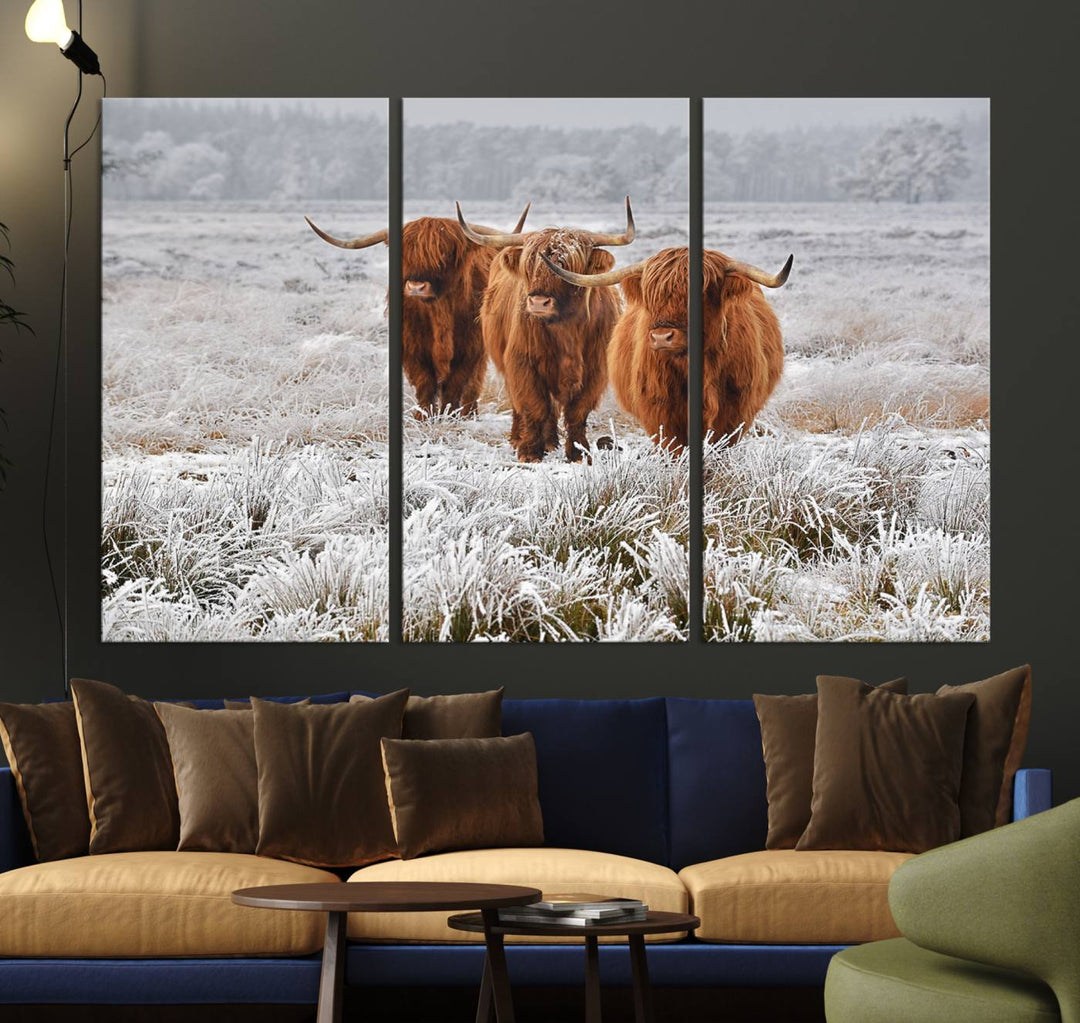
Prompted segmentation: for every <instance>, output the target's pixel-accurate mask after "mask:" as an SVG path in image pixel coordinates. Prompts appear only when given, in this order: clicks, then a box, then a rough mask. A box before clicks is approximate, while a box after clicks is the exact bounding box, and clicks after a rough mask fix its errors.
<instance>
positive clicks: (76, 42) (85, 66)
mask: <svg viewBox="0 0 1080 1023" xmlns="http://www.w3.org/2000/svg"><path fill="white" fill-rule="evenodd" d="M26 34H27V35H28V36H29V37H30V38H31V39H32V40H33V41H34V42H35V43H56V45H57V46H59V47H60V52H61V53H62V54H63V55H64V56H65V57H67V59H68V60H70V61H71V62H72V63H73V64H75V65H76V66H77V67H78V68H79V70H80V71H82V72H83V74H87V75H100V74H101V65H100V64H99V63H98V58H97V54H96V53H94V51H93V50H91V49H90V47H89V46H87V45H86V43H85V42H83V38H82V36H80V35H79V33H78V32H74V31H72V30H71V29H70V28H68V23H67V18H65V17H64V0H34V2H33V3H32V4H31V5H30V10H28V11H27V12H26Z"/></svg>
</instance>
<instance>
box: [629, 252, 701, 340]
mask: <svg viewBox="0 0 1080 1023" xmlns="http://www.w3.org/2000/svg"><path fill="white" fill-rule="evenodd" d="M622 289H623V294H624V295H625V296H626V302H627V305H628V306H635V305H636V306H639V307H641V308H643V309H644V310H645V316H643V317H642V318H641V322H643V323H644V324H645V325H646V327H647V329H648V336H647V337H646V338H645V339H644V343H645V345H646V346H647V347H648V348H649V350H650V351H652V352H653V353H655V355H656V356H657V358H665V359H667V358H670V359H679V358H683V359H685V358H686V355H687V351H688V344H687V339H686V316H687V310H686V304H687V296H688V294H689V259H688V257H687V251H686V249H684V248H674V249H663V250H662V251H660V252H658V253H657V254H656V255H655V256H652V257H650V258H649V259H647V260H646V261H645V262H644V263H643V264H642V266H641V269H640V270H639V271H637V272H635V273H632V274H630V275H629V276H628V277H625V278H624V279H623V281H622Z"/></svg>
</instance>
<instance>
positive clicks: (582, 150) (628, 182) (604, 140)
mask: <svg viewBox="0 0 1080 1023" xmlns="http://www.w3.org/2000/svg"><path fill="white" fill-rule="evenodd" d="M686 148H687V147H686V136H685V134H683V133H682V132H680V131H679V130H677V129H675V128H667V129H659V128H652V127H649V126H647V125H632V126H630V127H612V128H600V129H597V128H551V127H537V126H516V127H493V126H488V125H478V124H473V123H471V122H459V123H455V124H435V125H415V124H414V125H410V124H409V123H408V114H407V113H406V124H405V196H406V198H408V199H442V198H445V197H446V196H453V197H454V198H459V199H485V200H497V199H513V200H515V201H518V202H520V201H524V200H531V201H533V202H545V201H558V202H563V203H566V202H570V203H574V202H595V201H603V200H608V199H610V200H612V201H619V200H621V199H622V197H623V196H624V195H626V194H627V193H628V192H629V193H630V194H631V195H632V196H633V197H634V198H636V199H638V201H639V202H640V203H650V202H656V201H665V200H671V201H685V200H686V198H687V189H688V181H687V170H688V160H687V151H686Z"/></svg>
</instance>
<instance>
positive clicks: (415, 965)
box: [0, 693, 1051, 1005]
mask: <svg viewBox="0 0 1080 1023" xmlns="http://www.w3.org/2000/svg"><path fill="white" fill-rule="evenodd" d="M347 696H348V694H347V693H341V694H333V695H332V696H327V697H323V699H335V698H337V699H344V698H347ZM197 705H198V706H202V707H208V708H211V707H217V706H221V701H220V700H218V701H214V700H205V701H197ZM503 721H504V732H505V734H508V735H509V734H515V733H518V732H523V731H530V732H532V733H533V735H534V737H535V740H536V747H537V757H538V768H539V782H540V799H541V805H542V808H543V813H544V828H545V839H546V844H547V845H549V846H551V847H561V848H569V849H587V850H594V851H597V852H604V853H613V854H618V855H621V856H626V857H633V858H635V859H638V860H644V861H649V862H651V863H655V864H664V865H667V866H669V867H671V868H672V869H673V870H676V871H678V870H680V869H681V868H683V867H686V866H689V865H692V864H697V863H702V862H705V861H711V860H717V859H720V858H722V857H728V856H735V855H738V854H742V853H748V852H754V851H757V850H762V849H764V844H765V834H766V826H767V804H766V799H765V767H764V761H763V758H762V751H761V734H760V730H759V727H758V721H757V716H756V714H755V711H754V706H753V703H752V702H751V701H748V700H745V701H744V700H692V699H660V698H658V699H646V700H612V701H588V700H507V701H506V702H505V704H504V710H503ZM1050 803H1051V793H1050V772H1048V771H1045V770H1022V771H1020V772H1019V773H1018V774H1017V777H1016V786H1015V801H1014V817H1015V818H1016V819H1019V818H1022V817H1027V816H1029V815H1031V814H1033V813H1037V812H1039V811H1041V810H1045V809H1047V808H1049V806H1050ZM32 862H33V857H32V853H31V849H30V844H29V838H28V835H27V832H26V828H25V824H24V822H23V817H22V813H21V810H20V807H19V801H18V795H17V793H16V789H15V785H14V781H13V779H12V776H11V772H10V771H9V770H7V769H2V770H0V872H3V871H8V870H12V869H14V868H17V867H21V866H24V865H26V864H29V863H32ZM413 862H416V861H413ZM2 926H3V922H2V910H0V927H2ZM842 947H844V946H843V945H841V944H816V945H805V944H799V945H796V944H731V943H718V942H713V943H709V942H705V941H700V940H697V939H694V938H689V939H684V940H682V941H678V942H673V943H666V944H655V945H652V946H651V947H650V952H649V965H650V972H651V974H652V979H653V983H654V984H655V985H657V986H675V987H714V986H717V987H720V986H738V987H756V986H770V987H804V986H816V985H821V984H823V983H824V979H825V972H826V968H827V966H828V963H829V960H830V958H831V957H832V956H833V954H834V953H835V952H837V951H838V950H839V949H840V948H842ZM507 956H508V962H509V969H510V973H511V978H512V980H513V982H514V983H515V984H519V985H535V986H563V985H567V986H573V985H577V984H579V983H580V978H581V970H582V959H581V949H580V947H578V946H573V945H536V944H533V945H529V944H520V945H512V946H509V947H508V949H507ZM482 962H483V948H482V946H478V945H445V944H378V943H360V942H353V943H352V944H350V947H349V950H348V963H347V974H346V976H347V983H348V984H350V985H357V986H417V985H431V986H459V985H463V986H470V987H475V986H477V985H478V983H479V979H480V974H481V968H482ZM319 963H320V957H319V956H318V955H307V956H298V957H293V958H257V959H256V958H218V959H209V958H208V959H156V960H155V959H26V958H24V959H15V958H8V959H0V1003H3V1004H95V1003H97V1004H118V1005H119V1004H198V1003H207V1004H209V1003H215V1004H223V1003H226V1004H227V1003H264V1004H275V1003H276V1004H290V1003H291V1004H302V1003H313V1002H314V1001H315V1000H316V997H317V991H318V983H319ZM600 965H601V973H602V977H603V979H604V981H605V982H606V983H608V984H614V985H626V984H629V983H630V964H629V957H628V955H627V952H626V948H625V946H619V945H607V946H602V947H601V963H600Z"/></svg>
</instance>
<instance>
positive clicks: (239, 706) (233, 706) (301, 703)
mask: <svg viewBox="0 0 1080 1023" xmlns="http://www.w3.org/2000/svg"><path fill="white" fill-rule="evenodd" d="M223 702H224V704H225V706H224V708H223V709H224V710H251V698H250V697H248V699H246V700H225V701H223ZM273 702H274V703H284V702H285V701H284V700H274V701H273ZM310 703H311V697H310V696H305V697H304V699H302V700H294V701H293V702H292V703H291V704H290V706H293V707H306V706H308V705H309V704H310Z"/></svg>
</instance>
